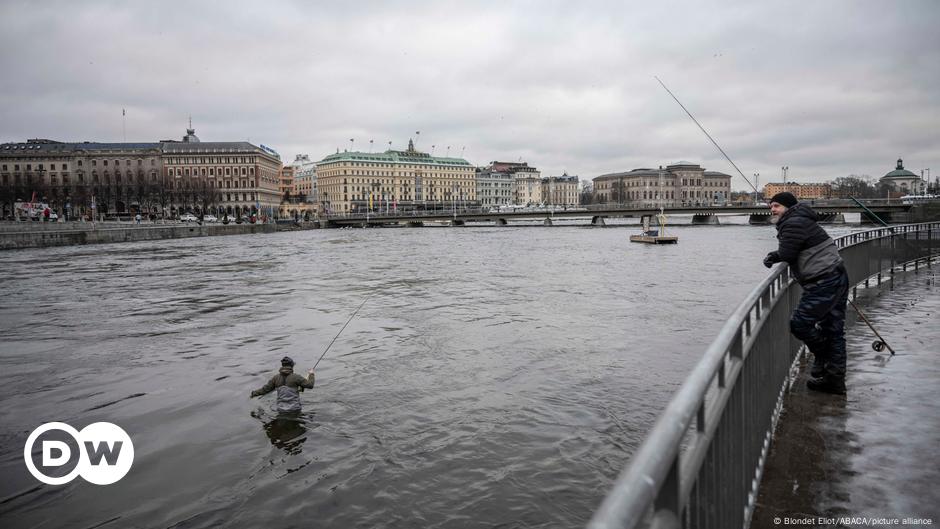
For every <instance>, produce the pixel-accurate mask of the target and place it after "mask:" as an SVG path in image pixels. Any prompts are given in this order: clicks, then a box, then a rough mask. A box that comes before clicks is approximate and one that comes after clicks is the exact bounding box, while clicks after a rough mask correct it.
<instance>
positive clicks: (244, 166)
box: [160, 128, 282, 216]
mask: <svg viewBox="0 0 940 529" xmlns="http://www.w3.org/2000/svg"><path fill="white" fill-rule="evenodd" d="M186 133H187V134H186V136H185V137H183V140H182V141H173V140H163V141H161V142H160V149H161V152H162V157H163V163H164V171H165V174H166V175H167V176H168V177H169V182H168V183H169V185H170V189H171V190H173V191H175V192H176V195H174V197H175V201H174V202H173V203H172V204H171V206H170V208H169V213H170V214H171V215H176V214H178V213H180V212H183V211H193V212H195V213H197V214H199V213H201V212H206V213H212V214H215V215H216V216H222V215H234V216H241V215H246V214H252V215H262V216H263V215H269V216H274V215H275V213H276V212H277V209H278V205H279V204H280V203H281V197H282V195H281V194H280V192H279V191H278V179H279V177H280V172H281V156H280V155H279V154H278V153H277V152H276V151H274V150H273V149H271V148H269V147H265V146H264V145H260V146H255V145H252V144H251V143H248V142H244V141H235V142H200V141H199V138H197V137H196V135H195V130H194V129H192V128H189V129H187V130H186Z"/></svg>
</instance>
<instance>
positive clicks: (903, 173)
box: [882, 158, 917, 178]
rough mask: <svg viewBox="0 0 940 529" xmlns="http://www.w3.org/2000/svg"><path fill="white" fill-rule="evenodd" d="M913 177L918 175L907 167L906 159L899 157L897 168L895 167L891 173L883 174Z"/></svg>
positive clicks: (896, 176)
mask: <svg viewBox="0 0 940 529" xmlns="http://www.w3.org/2000/svg"><path fill="white" fill-rule="evenodd" d="M911 177H914V178H917V175H916V174H914V173H912V172H910V171H908V170H907V169H905V168H904V160H902V159H900V158H898V166H897V168H895V169H894V171H891V172H890V173H888V174H886V175H884V176H882V178H911Z"/></svg>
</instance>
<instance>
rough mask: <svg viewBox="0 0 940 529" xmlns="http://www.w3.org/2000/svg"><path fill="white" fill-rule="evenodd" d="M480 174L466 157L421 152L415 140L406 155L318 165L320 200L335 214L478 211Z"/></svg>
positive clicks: (342, 157) (335, 158) (343, 155)
mask: <svg viewBox="0 0 940 529" xmlns="http://www.w3.org/2000/svg"><path fill="white" fill-rule="evenodd" d="M475 170H476V168H475V167H474V166H473V165H471V164H470V162H468V161H467V160H464V159H463V158H450V157H441V156H432V155H430V154H428V153H426V152H421V151H418V150H416V149H415V146H414V142H413V141H412V140H408V149H407V150H404V151H396V150H391V149H389V150H387V151H385V152H380V153H367V152H359V151H343V152H338V151H337V152H336V153H335V154H331V155H329V156H326V157H325V158H323V159H322V160H320V161H319V162H317V190H318V193H319V197H318V199H319V201H320V203H321V211H325V212H326V213H327V214H331V215H350V214H363V213H366V212H374V213H378V212H383V213H384V212H386V211H388V212H393V211H397V212H402V211H404V212H407V211H416V210H434V209H450V208H452V207H455V206H456V207H472V206H476V205H477V197H476V186H475V179H474V173H475Z"/></svg>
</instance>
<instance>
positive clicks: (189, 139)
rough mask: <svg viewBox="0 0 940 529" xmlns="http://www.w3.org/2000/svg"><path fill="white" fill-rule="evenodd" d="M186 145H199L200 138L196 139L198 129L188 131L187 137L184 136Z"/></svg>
mask: <svg viewBox="0 0 940 529" xmlns="http://www.w3.org/2000/svg"><path fill="white" fill-rule="evenodd" d="M183 142H184V143H199V138H197V137H196V129H186V135H185V136H183Z"/></svg>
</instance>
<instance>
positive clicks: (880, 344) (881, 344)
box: [653, 75, 894, 355]
mask: <svg viewBox="0 0 940 529" xmlns="http://www.w3.org/2000/svg"><path fill="white" fill-rule="evenodd" d="M653 78H654V79H656V80H657V81H659V84H660V85H662V87H663V89H664V90H666V92H667V93H668V94H669V95H670V96H672V98H673V99H674V100H675V101H676V103H678V104H679V106H680V107H682V110H684V111H685V113H686V114H687V115H688V116H689V118H691V119H692V121H694V122H695V124H696V125H698V128H699V129H701V131H702V132H703V133H704V134H705V136H706V137H707V138H708V139H709V140H710V141H711V142H712V144H713V145H714V146H715V148H716V149H718V152H720V153H721V154H722V156H724V157H725V159H726V160H728V163H730V164H731V166H732V167H734V168H735V170H737V171H738V174H739V175H741V178H743V179H744V181H745V182H747V185H749V186H751V189H753V190H754V193H760V191H758V190H757V188H756V187H754V184H752V183H751V181H750V180H748V179H747V177H746V176H744V173H743V172H741V169H738V166H737V164H735V163H734V161H732V160H731V158H730V157H729V156H728V155H727V153H725V150H724V149H722V148H721V146H720V145H718V142H717V141H715V139H714V138H712V135H711V134H709V133H708V131H707V130H705V127H703V126H702V124H701V123H699V122H698V120H697V119H695V116H693V115H692V113H691V112H689V109H687V108H685V105H683V104H682V102H681V101H679V98H678V97H676V95H675V94H673V93H672V90H670V89H669V87H667V86H666V83H664V82H663V81H662V79H660V78H659V77H656V76H655V75H654V76H653ZM852 200H855V199H854V198H853V199H852ZM855 203H856V204H858V205H859V206H861V207H862V209H864V210H865V211H867V212H868V213H869V214H870V215H872V216H873V217H874V218H875V219H877V220H878V222H880V223H881V224H882V225H884V226H885V227H889V226H888V225H887V224H886V223H885V221H883V220H881V217H879V216H878V215H876V214H875V212H873V211H871V210H870V209H868V208H866V207H865V206H864V205H863V204H862V203H861V202H859V201H858V200H855ZM847 301H848V302H849V303H850V304H851V305H852V308H853V309H855V312H856V313H858V315H859V317H861V318H862V321H864V322H865V323H866V324H867V325H868V328H869V329H871V332H873V333H875V336H877V337H878V339H877V340H875V341H874V342H873V343H872V344H871V347H872V349H874V350H875V351H879V352H880V351H881V350H882V349H884V348H887V349H888V351H891V354H892V355H894V349H892V348H891V346H890V345H888V342H886V341H885V339H884V338H882V337H881V334H879V333H878V331H876V330H875V327H874V326H873V325H872V324H871V322H870V321H868V318H866V317H865V315H864V314H862V311H861V310H859V308H858V305H856V304H855V302H854V301H852V300H850V299H849V300H847Z"/></svg>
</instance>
